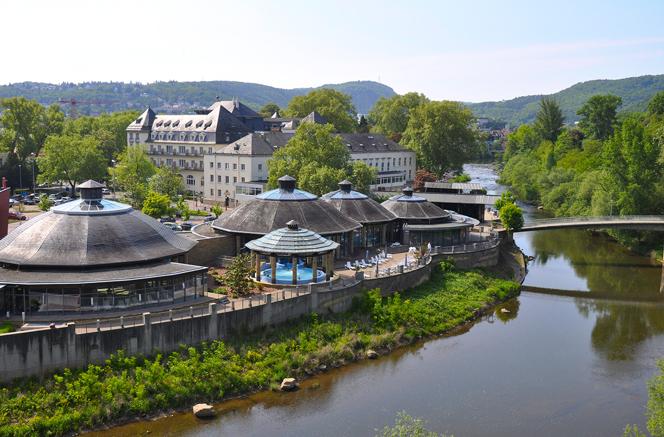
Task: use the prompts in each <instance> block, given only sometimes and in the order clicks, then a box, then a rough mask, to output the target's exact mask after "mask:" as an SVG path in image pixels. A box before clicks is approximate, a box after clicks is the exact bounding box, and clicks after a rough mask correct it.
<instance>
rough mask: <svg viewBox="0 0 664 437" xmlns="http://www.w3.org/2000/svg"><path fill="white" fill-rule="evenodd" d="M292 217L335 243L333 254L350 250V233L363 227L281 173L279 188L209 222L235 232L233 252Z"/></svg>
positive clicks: (280, 225)
mask: <svg viewBox="0 0 664 437" xmlns="http://www.w3.org/2000/svg"><path fill="white" fill-rule="evenodd" d="M291 220H295V221H296V222H298V223H299V225H300V226H301V227H303V228H306V229H308V230H311V231H313V232H315V233H317V234H319V235H322V236H325V237H326V238H328V239H330V240H332V241H334V242H336V243H338V244H339V247H338V248H337V249H336V253H335V254H336V256H346V255H347V254H348V253H349V250H350V247H351V243H350V241H351V240H352V238H353V233H354V231H356V230H359V229H360V228H361V227H362V225H361V224H360V223H358V222H357V221H355V220H353V219H352V218H350V217H347V216H345V215H344V214H342V213H341V212H340V211H338V210H337V209H336V208H335V207H334V206H333V205H331V204H330V203H328V202H324V201H323V200H321V199H319V198H318V196H316V195H314V194H311V193H308V192H306V191H302V190H298V189H296V188H295V179H294V178H292V177H290V176H282V177H281V178H279V188H277V189H274V190H271V191H267V192H265V193H262V194H259V195H258V196H256V199H254V200H252V201H250V202H247V203H243V204H241V205H240V206H238V207H237V208H235V209H233V210H231V211H227V212H225V213H223V214H222V215H221V216H219V218H218V219H216V220H215V221H214V222H213V223H212V228H214V229H215V230H217V231H220V232H223V233H226V234H230V235H234V236H235V241H236V244H235V247H236V252H240V250H241V249H242V247H243V246H244V245H245V244H246V243H247V242H249V241H251V240H255V239H257V238H260V237H261V236H263V235H265V234H268V233H270V232H272V231H274V230H277V229H280V228H282V227H283V225H284V223H287V222H289V221H291Z"/></svg>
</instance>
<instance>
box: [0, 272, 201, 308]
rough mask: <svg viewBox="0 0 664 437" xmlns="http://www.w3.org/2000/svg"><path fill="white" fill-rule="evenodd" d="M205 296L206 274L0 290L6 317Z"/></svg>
mask: <svg viewBox="0 0 664 437" xmlns="http://www.w3.org/2000/svg"><path fill="white" fill-rule="evenodd" d="M206 292H207V272H197V273H192V274H189V275H182V276H175V277H169V278H158V279H152V280H145V281H137V282H127V283H117V284H99V285H93V284H91V285H80V286H67V285H63V286H48V287H38V286H34V287H33V286H29V287H28V286H24V287H22V286H6V287H4V288H2V289H0V294H1V297H0V308H2V314H3V315H5V314H6V313H7V311H9V313H10V315H14V316H18V315H21V313H22V312H24V311H25V313H26V314H51V313H68V312H95V311H102V312H103V311H112V310H120V309H125V308H131V307H137V306H143V305H158V304H169V303H178V302H184V301H188V300H194V299H198V298H199V297H202V296H204V295H205V293H206Z"/></svg>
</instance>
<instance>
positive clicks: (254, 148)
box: [215, 132, 293, 156]
mask: <svg viewBox="0 0 664 437" xmlns="http://www.w3.org/2000/svg"><path fill="white" fill-rule="evenodd" d="M291 138H293V134H292V133H284V132H256V133H251V134H248V135H245V136H244V137H242V138H240V139H239V140H237V141H234V142H233V143H231V144H229V145H228V146H225V147H223V148H221V149H219V150H218V151H217V152H215V153H217V154H224V155H251V156H271V155H272V154H273V153H274V151H275V150H276V149H278V148H280V147H283V146H285V145H286V143H288V141H289V140H290V139H291Z"/></svg>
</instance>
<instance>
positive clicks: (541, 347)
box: [94, 165, 664, 437]
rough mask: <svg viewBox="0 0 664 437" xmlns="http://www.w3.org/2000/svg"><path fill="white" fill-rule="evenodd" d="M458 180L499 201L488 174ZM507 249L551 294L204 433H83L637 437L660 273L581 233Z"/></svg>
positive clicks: (337, 374)
mask: <svg viewBox="0 0 664 437" xmlns="http://www.w3.org/2000/svg"><path fill="white" fill-rule="evenodd" d="M466 172H468V173H469V174H470V175H471V176H472V177H473V182H480V183H482V184H483V185H484V186H486V187H487V188H488V189H489V190H491V191H494V192H500V191H501V189H502V187H500V185H498V184H497V182H496V180H497V177H496V175H495V173H494V172H493V170H492V169H491V168H490V167H488V166H483V165H468V166H466ZM528 214H536V212H532V211H531V212H529V213H528ZM515 241H516V243H517V244H518V245H519V246H520V247H521V248H522V249H523V251H524V253H526V254H527V255H530V256H533V257H534V260H533V261H532V262H531V263H530V264H529V271H528V275H527V277H526V281H525V283H524V286H525V287H526V288H527V287H528V286H532V287H539V288H547V289H555V290H556V293H558V294H557V295H549V294H541V293H532V292H523V293H522V294H521V295H520V296H519V297H518V298H517V299H514V300H512V301H510V302H507V303H506V304H505V306H507V307H508V308H509V309H510V311H511V312H510V313H501V312H498V311H497V312H496V313H495V315H494V316H492V317H488V318H485V319H484V320H482V321H479V322H477V323H475V324H474V325H473V326H472V327H471V328H470V329H468V330H467V332H464V333H462V334H460V335H456V336H452V337H445V338H438V339H434V340H429V341H427V342H424V343H421V344H418V345H414V346H412V347H408V348H404V349H401V350H399V351H397V352H396V353H393V354H391V355H389V356H385V357H381V358H380V359H378V360H376V361H365V362H362V363H357V364H354V365H350V366H347V367H345V368H342V369H337V370H334V371H330V372H328V373H326V374H323V375H320V376H317V377H315V378H313V379H311V380H308V381H305V383H304V384H303V385H302V389H301V390H300V391H298V392H295V393H288V394H286V393H273V392H264V393H258V394H255V395H252V396H248V397H246V398H243V399H240V400H232V401H228V402H224V403H222V404H220V405H219V406H218V409H219V411H220V414H219V416H218V417H217V418H216V419H215V420H212V421H206V422H204V421H199V420H197V419H195V418H194V417H193V416H192V415H191V414H190V413H183V414H177V415H174V416H171V417H167V418H164V419H159V420H156V421H152V422H140V423H134V424H130V425H126V426H122V427H117V428H113V429H111V430H109V431H106V432H101V433H94V434H96V435H105V436H108V435H113V436H133V435H138V434H142V433H144V432H146V431H150V432H151V433H152V434H155V435H173V436H175V435H178V436H179V435H184V436H218V435H242V436H260V435H270V436H309V435H315V436H371V435H374V434H375V433H376V430H379V429H382V427H383V426H385V425H389V424H391V423H393V421H394V418H395V415H396V413H397V412H399V411H406V412H407V413H409V414H410V415H412V416H416V417H421V418H423V419H424V420H425V421H426V423H427V427H428V428H430V429H432V430H435V431H438V432H446V433H448V434H454V435H455V436H457V437H459V436H516V435H538V436H560V435H584V436H612V435H615V436H618V435H621V433H622V429H623V428H624V426H625V425H626V424H628V423H636V424H638V425H639V427H640V428H645V421H646V419H645V411H646V410H645V407H646V402H647V389H646V383H647V381H648V379H649V378H650V377H652V375H654V374H655V372H656V360H657V359H658V358H660V357H664V306H662V305H661V301H662V296H661V295H660V293H659V289H660V280H661V274H662V271H661V267H659V266H657V265H655V264H653V263H652V262H651V261H650V260H648V259H646V258H643V257H639V256H636V255H634V254H632V253H630V252H628V251H626V250H625V249H623V248H621V247H620V246H618V245H617V244H615V243H614V242H612V241H610V240H609V239H608V238H606V237H604V236H602V235H599V234H591V233H589V232H585V231H574V230H561V231H540V232H530V233H524V234H517V235H516V236H515ZM565 290H569V291H570V294H569V295H565ZM586 296H587V297H586ZM595 296H602V297H604V298H606V297H608V298H610V299H597V298H595ZM614 297H615V298H617V299H613V298H614Z"/></svg>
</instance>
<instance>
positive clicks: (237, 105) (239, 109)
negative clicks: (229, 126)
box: [208, 99, 263, 118]
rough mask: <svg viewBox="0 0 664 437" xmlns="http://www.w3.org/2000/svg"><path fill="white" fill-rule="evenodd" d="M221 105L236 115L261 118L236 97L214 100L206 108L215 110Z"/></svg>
mask: <svg viewBox="0 0 664 437" xmlns="http://www.w3.org/2000/svg"><path fill="white" fill-rule="evenodd" d="M220 106H221V107H223V108H224V109H226V110H227V111H228V112H230V113H231V114H233V115H234V116H236V117H247V118H251V117H258V118H263V116H261V115H260V114H259V113H258V112H256V111H254V110H253V109H251V108H250V107H248V106H247V105H245V104H244V103H242V102H240V101H239V100H238V99H233V100H219V101H217V102H214V103H213V104H212V105H210V107H209V108H208V109H210V110H215V109H216V108H218V107H220Z"/></svg>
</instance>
